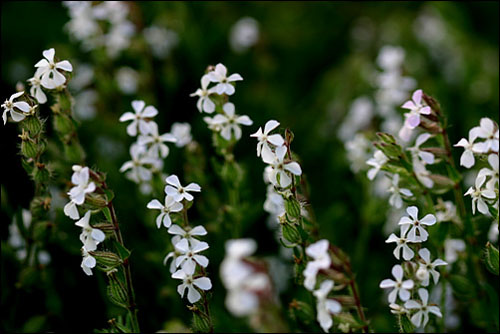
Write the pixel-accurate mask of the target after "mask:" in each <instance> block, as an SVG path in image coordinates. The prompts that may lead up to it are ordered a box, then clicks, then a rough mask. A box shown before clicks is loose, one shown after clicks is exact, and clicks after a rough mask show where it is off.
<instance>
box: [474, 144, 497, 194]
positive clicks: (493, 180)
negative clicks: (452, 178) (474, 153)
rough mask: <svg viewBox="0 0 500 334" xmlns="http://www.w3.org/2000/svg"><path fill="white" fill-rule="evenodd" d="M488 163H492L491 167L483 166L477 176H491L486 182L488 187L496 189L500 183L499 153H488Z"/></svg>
mask: <svg viewBox="0 0 500 334" xmlns="http://www.w3.org/2000/svg"><path fill="white" fill-rule="evenodd" d="M488 163H489V164H490V166H491V169H489V168H486V167H485V168H482V169H481V170H480V171H479V173H478V174H477V177H478V178H481V177H488V176H489V177H490V179H489V181H488V182H486V188H487V189H490V190H493V191H494V190H495V189H498V186H496V185H497V183H498V155H497V154H494V153H492V154H490V155H488Z"/></svg>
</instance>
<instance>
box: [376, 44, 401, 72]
mask: <svg viewBox="0 0 500 334" xmlns="http://www.w3.org/2000/svg"><path fill="white" fill-rule="evenodd" d="M404 59H405V50H404V49H403V48H402V47H399V46H392V45H384V46H383V47H382V48H381V49H380V51H379V54H378V57H377V65H378V66H380V67H381V68H383V69H384V70H386V71H399V67H401V65H402V64H403V61H404Z"/></svg>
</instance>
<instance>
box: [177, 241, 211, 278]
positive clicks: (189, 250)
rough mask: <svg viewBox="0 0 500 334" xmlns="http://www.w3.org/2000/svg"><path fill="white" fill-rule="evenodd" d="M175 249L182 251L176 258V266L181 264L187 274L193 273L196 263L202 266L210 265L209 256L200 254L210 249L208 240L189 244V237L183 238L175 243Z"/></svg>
mask: <svg viewBox="0 0 500 334" xmlns="http://www.w3.org/2000/svg"><path fill="white" fill-rule="evenodd" d="M175 249H176V250H177V251H179V252H180V253H181V255H179V256H178V257H177V258H176V259H175V266H176V267H179V266H181V268H182V270H183V271H184V272H185V273H186V274H188V275H192V274H193V273H194V271H195V269H196V263H198V264H199V265H200V266H202V267H206V266H208V258H207V257H206V256H204V255H199V254H198V253H200V252H202V251H204V250H206V249H208V244H207V243H206V242H204V241H200V242H197V243H195V244H194V245H189V242H188V241H187V239H182V240H180V241H179V242H178V243H176V244H175Z"/></svg>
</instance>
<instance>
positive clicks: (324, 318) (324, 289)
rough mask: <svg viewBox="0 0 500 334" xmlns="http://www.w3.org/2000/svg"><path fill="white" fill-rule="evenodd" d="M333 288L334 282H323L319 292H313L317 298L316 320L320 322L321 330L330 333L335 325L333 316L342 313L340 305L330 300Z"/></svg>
mask: <svg viewBox="0 0 500 334" xmlns="http://www.w3.org/2000/svg"><path fill="white" fill-rule="evenodd" d="M332 288H333V281H331V280H326V281H323V282H322V283H321V285H320V287H319V289H318V290H315V291H314V292H313V294H314V296H315V297H316V299H317V300H316V312H317V316H316V320H318V322H319V324H320V326H321V328H323V330H324V331H325V332H326V333H328V330H329V329H330V327H332V325H333V320H332V314H337V313H340V311H342V306H341V305H340V303H339V302H338V301H336V300H333V299H328V298H327V297H328V294H329V293H330V291H331V290H332Z"/></svg>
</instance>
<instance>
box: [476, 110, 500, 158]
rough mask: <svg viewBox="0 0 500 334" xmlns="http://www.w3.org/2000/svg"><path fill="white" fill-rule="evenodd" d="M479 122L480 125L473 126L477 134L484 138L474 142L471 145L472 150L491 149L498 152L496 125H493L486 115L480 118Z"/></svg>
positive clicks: (485, 150) (482, 151)
mask: <svg viewBox="0 0 500 334" xmlns="http://www.w3.org/2000/svg"><path fill="white" fill-rule="evenodd" d="M479 124H480V126H478V127H475V128H474V129H475V131H476V133H477V136H478V137H479V138H484V139H486V140H485V141H483V142H479V143H475V144H474V146H473V149H474V151H477V152H481V153H488V152H489V151H493V152H497V153H498V139H499V138H498V127H496V126H495V123H493V121H492V120H491V119H489V118H486V117H483V118H481V121H480V123H479ZM495 128H496V131H495Z"/></svg>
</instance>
